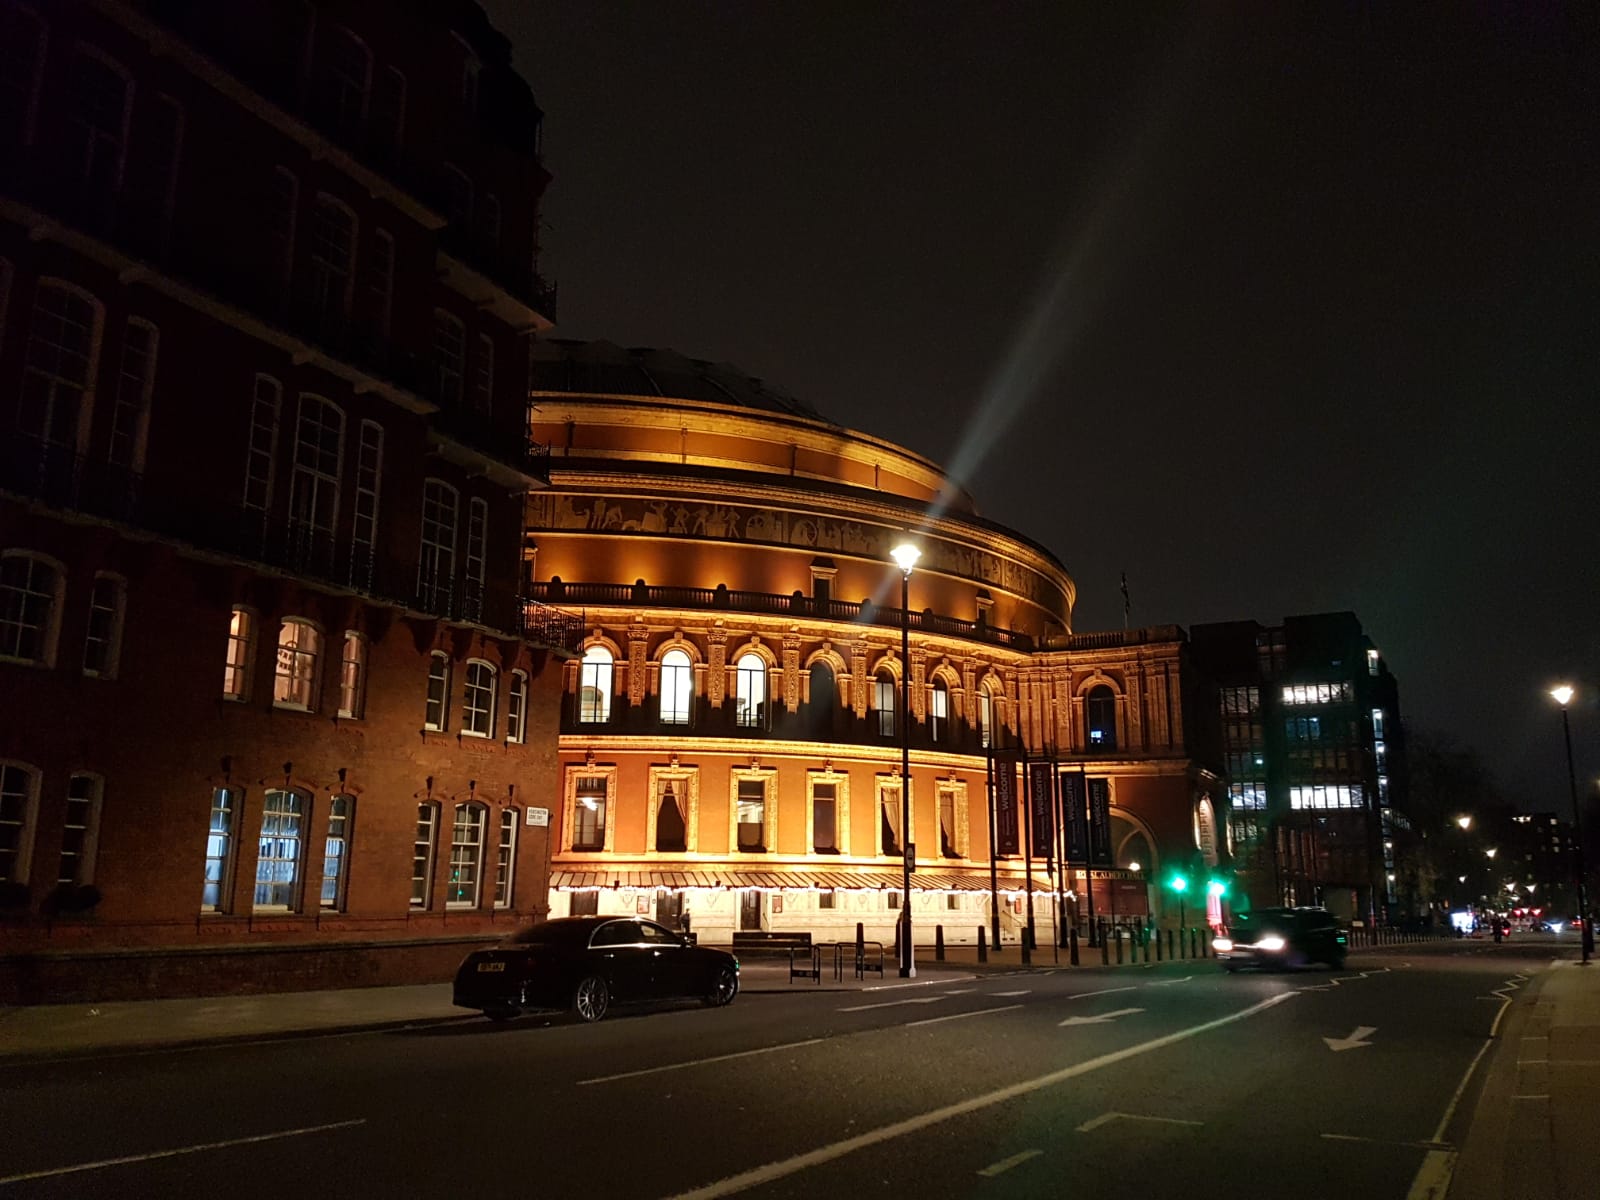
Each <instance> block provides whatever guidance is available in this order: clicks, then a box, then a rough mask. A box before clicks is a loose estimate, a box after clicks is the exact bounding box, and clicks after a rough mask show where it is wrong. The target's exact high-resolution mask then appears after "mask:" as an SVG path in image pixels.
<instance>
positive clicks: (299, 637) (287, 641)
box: [272, 617, 322, 712]
mask: <svg viewBox="0 0 1600 1200" xmlns="http://www.w3.org/2000/svg"><path fill="white" fill-rule="evenodd" d="M321 656H322V633H321V632H320V631H319V630H318V629H317V627H316V626H315V625H313V624H311V622H309V621H304V620H301V619H300V618H298V617H291V618H289V619H288V620H286V621H284V623H283V624H282V625H281V626H279V628H278V665H277V670H276V672H275V674H274V678H273V684H272V702H273V703H274V704H276V705H278V706H279V707H281V708H300V709H304V710H305V711H307V712H312V711H314V710H315V709H316V707H317V666H318V662H319V660H320V659H321Z"/></svg>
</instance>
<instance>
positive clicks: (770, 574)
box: [524, 340, 1220, 944]
mask: <svg viewBox="0 0 1600 1200" xmlns="http://www.w3.org/2000/svg"><path fill="white" fill-rule="evenodd" d="M532 405H533V416H532V426H533V428H532V435H533V438H534V439H535V440H536V441H538V442H541V443H545V444H548V445H549V446H550V447H551V469H550V487H549V488H548V490H541V491H537V492H533V493H531V494H530V495H529V496H528V506H529V508H528V520H527V544H526V548H525V554H524V557H525V570H526V573H527V580H526V584H525V590H526V592H527V594H528V595H529V596H530V597H531V598H532V599H534V600H538V601H543V602H545V603H547V604H549V605H552V606H555V607H558V608H560V609H564V610H566V611H568V612H571V613H575V614H581V616H582V621H583V628H584V630H585V635H584V638H583V641H582V645H581V648H580V653H581V657H580V658H578V659H575V660H573V661H571V662H568V663H567V664H566V667H565V670H566V679H565V696H564V707H563V712H562V718H561V733H560V752H559V770H560V772H561V780H560V788H559V795H560V797H561V799H560V806H559V809H558V810H557V811H555V812H553V813H551V816H550V821H551V825H552V828H551V830H550V846H551V863H550V889H551V894H550V905H549V915H550V916H553V917H554V916H564V915H567V914H569V913H571V914H578V913H596V912H598V913H602V914H608V913H630V914H644V915H648V916H651V917H653V918H655V919H657V920H660V921H661V922H663V923H664V924H667V925H669V926H672V927H675V928H689V929H691V930H692V931H693V932H694V933H695V934H696V935H697V936H698V937H699V938H700V939H701V940H705V941H715V942H722V943H727V942H730V941H733V942H735V943H737V942H740V941H744V940H746V938H747V937H748V936H749V935H752V934H754V935H757V936H759V935H761V934H763V933H766V934H782V933H798V932H807V933H809V934H810V935H811V936H812V938H813V940H814V941H822V942H825V941H838V940H850V939H853V938H854V937H855V935H856V927H857V924H858V923H859V924H860V925H861V926H862V929H863V933H864V936H865V937H866V938H868V939H871V940H879V941H883V942H885V943H888V942H891V941H892V940H893V937H894V931H895V928H896V923H897V920H898V918H899V909H900V907H901V901H902V887H903V883H904V879H903V875H902V863H903V860H904V857H905V854H906V850H907V847H908V846H909V847H911V848H912V850H913V853H914V866H913V873H912V876H911V903H912V916H913V922H914V928H915V937H916V940H917V942H918V943H919V944H926V943H931V942H932V941H933V940H934V938H935V936H936V934H937V931H938V929H939V927H942V935H943V937H944V939H945V940H946V941H948V942H952V943H962V942H973V941H976V940H977V938H978V931H979V930H980V928H981V929H985V930H988V929H991V928H993V925H992V914H993V913H994V912H995V911H996V910H997V911H998V915H999V918H1000V920H999V928H1000V932H1001V936H1002V939H1003V942H1004V943H1006V944H1014V943H1015V942H1016V941H1017V940H1018V938H1019V937H1020V935H1021V930H1022V928H1023V927H1024V925H1025V923H1026V921H1027V920H1028V913H1029V910H1030V909H1031V910H1032V911H1033V913H1034V919H1035V920H1036V921H1037V929H1038V939H1039V942H1040V943H1041V944H1043V943H1044V941H1045V939H1046V938H1048V937H1052V936H1054V924H1055V921H1054V918H1055V914H1056V912H1057V911H1058V907H1059V910H1060V911H1061V912H1064V913H1065V914H1066V918H1067V920H1068V921H1069V922H1078V923H1082V922H1083V921H1084V920H1086V919H1087V917H1088V915H1089V914H1090V912H1091V908H1090V905H1091V903H1092V905H1093V909H1092V911H1093V912H1094V914H1095V915H1096V917H1097V918H1098V919H1111V920H1118V921H1123V920H1129V919H1138V920H1143V919H1146V918H1148V917H1150V916H1154V917H1156V918H1158V919H1162V918H1165V921H1164V923H1167V922H1170V921H1175V920H1176V919H1177V918H1176V914H1175V912H1174V913H1171V914H1164V913H1163V912H1162V911H1161V909H1162V903H1163V901H1162V896H1161V894H1160V889H1157V888H1155V887H1153V886H1151V882H1152V881H1154V880H1156V879H1158V878H1160V876H1159V872H1160V871H1162V869H1163V868H1164V866H1167V867H1170V866H1174V865H1176V864H1180V863H1181V864H1184V865H1185V866H1189V865H1198V866H1201V867H1202V868H1204V867H1208V866H1215V865H1216V864H1217V861H1218V856H1219V849H1218V842H1219V836H1218V833H1217V830H1216V822H1215V820H1214V814H1215V813H1216V812H1218V811H1219V807H1220V806H1219V791H1220V782H1219V778H1218V774H1217V772H1216V770H1215V769H1214V767H1213V765H1212V762H1211V759H1210V756H1209V755H1206V754H1199V755H1197V754H1196V753H1195V752H1194V750H1193V748H1192V747H1193V746H1194V745H1195V744H1196V743H1197V740H1204V739H1197V736H1196V734H1197V724H1204V722H1205V720H1206V714H1207V713H1214V712H1215V707H1214V703H1215V702H1214V699H1213V700H1211V701H1210V702H1209V704H1208V703H1207V701H1206V699H1205V697H1204V696H1202V695H1201V693H1200V688H1199V686H1198V685H1197V684H1195V683H1194V682H1193V680H1192V675H1191V672H1190V668H1189V667H1188V665H1187V656H1186V642H1185V639H1184V635H1183V632H1182V631H1181V630H1179V629H1178V628H1177V627H1174V626H1165V627H1156V628H1146V629H1134V630H1119V631H1115V632H1107V633H1092V634H1074V633H1073V632H1072V606H1073V601H1074V594H1075V592H1074V585H1073V581H1072V578H1071V576H1070V575H1069V574H1068V572H1067V570H1066V568H1065V567H1064V566H1063V565H1062V563H1061V561H1060V560H1059V559H1058V558H1057V557H1056V556H1055V555H1054V554H1053V553H1051V551H1050V550H1048V549H1046V548H1045V547H1043V546H1040V545H1039V544H1037V543H1035V542H1033V541H1031V540H1029V539H1028V538H1027V537H1025V536H1024V535H1022V534H1020V533H1017V532H1015V531H1013V530H1010V529H1007V528H1004V527H1002V526H1000V525H997V524H995V523H994V522H992V521H988V520H985V519H984V518H983V517H981V516H980V515H979V514H978V511H977V509H976V507H975V505H974V503H973V500H972V497H971V496H969V495H968V494H967V493H966V492H965V491H964V490H963V489H962V487H961V486H960V485H958V484H957V483H956V482H955V481H953V480H952V479H951V478H950V477H949V476H947V475H946V474H945V473H944V471H943V470H942V469H941V468H940V467H939V466H938V465H937V464H936V463H933V462H930V461H928V460H927V459H925V458H922V457H920V456H919V455H917V454H914V453H912V452H910V451H908V450H906V449H904V448H902V447H900V446H897V445H894V444H893V443H892V442H888V441H885V440H883V439H881V438H878V437H875V436H872V435H870V434H866V433H861V432H858V431H855V430H851V429H848V428H845V427H843V426H841V425H838V424H836V423H834V422H833V421H831V420H829V419H828V418H827V417H825V416H823V415H822V414H821V413H820V412H818V411H817V410H815V409H813V408H812V407H811V406H810V405H809V404H807V403H804V402H802V401H800V400H797V399H795V398H793V397H791V396H788V395H786V394H784V393H782V392H781V391H778V390H775V389H774V388H772V387H771V386H769V385H767V384H765V383H763V382H762V381H761V380H759V379H753V378H750V377H748V376H746V375H744V374H742V373H740V372H739V371H737V370H736V369H734V368H731V367H728V366H726V365H719V364H714V363H709V362H704V361H700V360H694V359H689V358H685V357H683V356H681V355H678V354H674V353H671V352H668V351H660V350H627V349H622V348H619V347H617V346H614V345H611V344H608V343H604V342H591V343H584V342H572V341H562V340H549V341H543V342H541V343H539V344H538V345H537V346H536V347H535V350H534V363H533V368H532ZM907 540H909V541H910V542H912V543H913V544H915V545H916V546H917V547H918V549H919V550H920V557H919V558H918V560H917V561H916V563H915V566H914V568H913V569H912V571H911V572H910V574H909V577H906V576H905V575H903V573H902V571H901V569H900V567H899V566H897V565H896V563H895V561H894V560H893V558H892V557H891V550H892V549H893V548H894V547H896V546H897V545H898V544H900V543H902V542H904V541H907ZM903 583H904V585H905V586H906V587H908V589H909V604H908V605H907V606H906V607H905V609H904V610H903V609H902V606H901V595H902V584H903ZM903 626H909V647H910V653H909V656H904V655H902V650H901V645H902V631H903ZM908 671H909V682H910V686H909V710H910V711H909V713H907V712H903V711H902V708H903V704H902V699H901V698H902V695H903V694H904V693H903V692H902V682H903V680H904V678H905V675H906V673H907V672H908ZM906 721H909V728H908V727H907V726H906V725H905V724H903V723H902V722H906ZM907 734H909V737H907ZM906 742H908V743H909V755H910V779H909V787H910V799H911V805H910V822H909V828H905V827H903V826H904V825H905V821H904V819H903V817H902V801H901V791H900V789H901V788H902V787H903V786H905V785H906V781H905V780H903V779H902V774H901V762H902V754H903V753H904V751H905V743H906ZM995 753H1002V754H1005V755H1009V756H1011V757H1010V758H1008V759H1006V760H1004V766H1005V768H1006V769H1005V770H1004V771H1003V772H1002V773H1003V774H1005V775H1007V776H1009V777H1010V778H1009V780H1008V781H1007V782H1003V783H1002V784H1001V785H1000V787H999V788H998V789H996V788H995V786H994V783H993V780H994V777H995V774H996V768H995V760H994V758H993V755H994V754H995ZM1030 759H1031V760H1037V761H1038V762H1041V763H1043V764H1046V765H1042V766H1037V767H1034V766H1030V765H1028V763H1027V760H1030ZM1013 764H1014V765H1013ZM1036 772H1037V773H1036ZM1046 779H1054V780H1056V781H1057V783H1056V785H1055V786H1059V787H1060V788H1061V789H1062V791H1063V793H1064V794H1069V795H1072V796H1074V797H1085V796H1088V797H1095V798H1097V799H1098V800H1099V801H1100V804H1101V818H1100V819H1101V822H1102V828H1100V829H1098V830H1096V831H1095V833H1096V835H1097V843H1098V850H1097V853H1096V854H1095V856H1094V858H1095V859H1096V860H1098V861H1094V860H1091V859H1089V858H1084V859H1083V860H1082V861H1079V858H1078V855H1077V854H1076V853H1069V855H1068V862H1069V868H1068V870H1067V871H1066V872H1065V873H1064V874H1058V873H1057V871H1056V859H1057V858H1058V857H1059V854H1058V853H1057V852H1052V847H1053V846H1054V844H1055V841H1056V839H1055V837H1054V836H1053V834H1048V835H1047V834H1046V832H1045V831H1044V829H1043V821H1044V818H1043V817H1041V818H1040V819H1039V821H1038V822H1030V821H1028V820H1027V819H1026V816H1025V812H1026V810H1027V809H1028V807H1029V804H1030V801H1029V800H1028V799H1027V796H1028V795H1029V794H1031V793H1032V791H1033V790H1034V784H1035V781H1037V784H1038V786H1039V787H1040V788H1043V787H1044V786H1045V781H1046ZM997 790H998V792H999V807H998V809H997V811H998V812H999V814H1000V815H999V817H998V818H997V819H996V820H994V821H993V822H992V821H991V808H992V806H993V805H994V804H995V796H994V793H995V792H996V791H997ZM1039 795H1040V797H1042V796H1043V795H1044V793H1043V791H1040V792H1039ZM1041 811H1043V810H1041ZM1091 816H1092V812H1091ZM991 824H993V825H994V826H995V827H996V828H997V829H998V830H999V836H998V837H996V836H995V835H994V834H993V833H992V831H991ZM1030 850H1031V854H1030V853H1029V851H1030ZM1030 899H1031V903H1030ZM1168 907H1169V908H1170V907H1172V906H1171V905H1170V904H1169V905H1168ZM1198 915H1199V914H1198V913H1196V912H1195V910H1194V908H1193V907H1191V908H1190V910H1189V917H1190V919H1194V918H1195V917H1197V916H1198ZM735 934H742V935H745V936H743V937H737V938H736V937H735V936H734V935H735ZM990 936H992V934H991V935H990ZM751 940H754V939H751Z"/></svg>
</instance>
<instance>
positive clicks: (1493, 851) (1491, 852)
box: [1483, 846, 1500, 858]
mask: <svg viewBox="0 0 1600 1200" xmlns="http://www.w3.org/2000/svg"><path fill="white" fill-rule="evenodd" d="M1483 853H1484V855H1485V856H1486V857H1488V858H1493V857H1494V856H1495V855H1496V854H1499V853H1500V848H1499V847H1498V846H1490V847H1489V849H1487V850H1485V851H1484V852H1483Z"/></svg>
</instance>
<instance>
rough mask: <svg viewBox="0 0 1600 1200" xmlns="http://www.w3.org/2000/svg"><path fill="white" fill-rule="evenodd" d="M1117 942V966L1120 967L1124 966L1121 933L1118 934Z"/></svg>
mask: <svg viewBox="0 0 1600 1200" xmlns="http://www.w3.org/2000/svg"><path fill="white" fill-rule="evenodd" d="M1116 942H1117V966H1119V967H1120V966H1121V965H1122V935H1121V934H1120V933H1119V934H1117V937H1116Z"/></svg>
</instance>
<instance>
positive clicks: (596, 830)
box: [572, 775, 610, 850]
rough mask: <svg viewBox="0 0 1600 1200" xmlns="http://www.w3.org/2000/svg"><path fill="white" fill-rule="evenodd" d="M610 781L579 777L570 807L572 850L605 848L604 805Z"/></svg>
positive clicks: (601, 778)
mask: <svg viewBox="0 0 1600 1200" xmlns="http://www.w3.org/2000/svg"><path fill="white" fill-rule="evenodd" d="M609 785H610V781H609V780H608V779H607V778H606V776H604V775H581V776H579V777H578V780H577V790H576V796H575V801H574V803H573V806H572V848H573V849H574V850H604V849H605V848H606V804H607V801H608V799H609V797H608V789H609Z"/></svg>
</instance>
